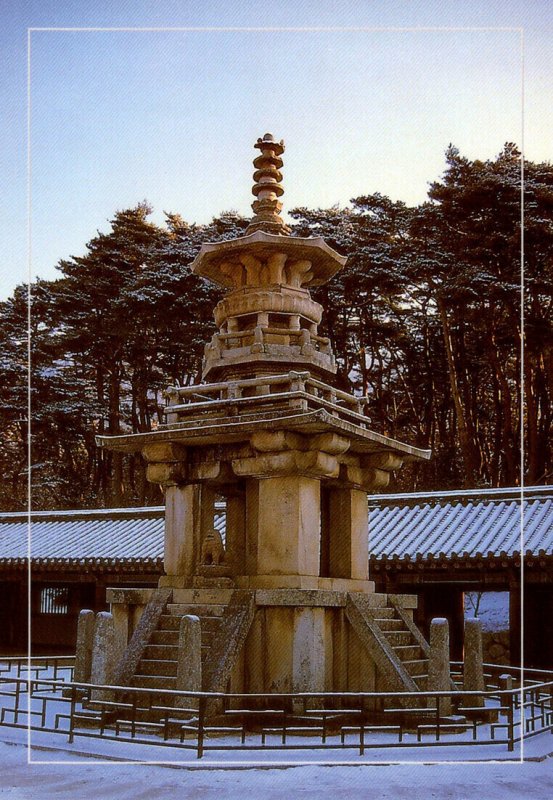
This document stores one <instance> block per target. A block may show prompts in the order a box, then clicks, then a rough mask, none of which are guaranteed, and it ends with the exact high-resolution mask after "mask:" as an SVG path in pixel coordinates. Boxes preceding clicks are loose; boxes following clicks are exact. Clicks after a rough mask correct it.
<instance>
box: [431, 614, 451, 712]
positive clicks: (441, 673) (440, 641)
mask: <svg viewBox="0 0 553 800" xmlns="http://www.w3.org/2000/svg"><path fill="white" fill-rule="evenodd" d="M427 691H429V692H433V691H436V692H448V691H451V673H450V666H449V623H448V621H447V619H443V618H441V617H436V619H433V620H432V622H431V623H430V657H429V659H428V685H427ZM429 703H432V704H433V703H434V698H429ZM439 709H440V715H442V716H443V715H447V714H451V699H450V698H449V697H443V698H440V699H439Z"/></svg>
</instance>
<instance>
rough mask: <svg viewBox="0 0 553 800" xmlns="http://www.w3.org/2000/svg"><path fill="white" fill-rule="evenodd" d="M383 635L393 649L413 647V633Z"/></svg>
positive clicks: (388, 633)
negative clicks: (404, 646) (403, 646)
mask: <svg viewBox="0 0 553 800" xmlns="http://www.w3.org/2000/svg"><path fill="white" fill-rule="evenodd" d="M382 633H383V634H384V635H385V636H386V641H387V642H388V644H389V645H391V647H401V646H402V645H412V644H413V638H412V636H411V631H394V630H390V631H385V630H383V631H382Z"/></svg>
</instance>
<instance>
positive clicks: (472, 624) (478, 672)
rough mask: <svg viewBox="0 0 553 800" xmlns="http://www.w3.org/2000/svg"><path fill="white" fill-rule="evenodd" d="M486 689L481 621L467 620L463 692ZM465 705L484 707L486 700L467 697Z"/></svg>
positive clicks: (477, 697)
mask: <svg viewBox="0 0 553 800" xmlns="http://www.w3.org/2000/svg"><path fill="white" fill-rule="evenodd" d="M485 688H486V684H485V683H484V667H483V658H482V623H481V621H480V620H479V619H467V620H465V648H464V658H463V691H465V692H470V691H475V692H483V691H484V690H485ZM463 703H465V704H466V705H470V706H483V705H484V698H483V697H479V696H478V695H475V696H473V697H467V698H466V699H465V700H464V701H463Z"/></svg>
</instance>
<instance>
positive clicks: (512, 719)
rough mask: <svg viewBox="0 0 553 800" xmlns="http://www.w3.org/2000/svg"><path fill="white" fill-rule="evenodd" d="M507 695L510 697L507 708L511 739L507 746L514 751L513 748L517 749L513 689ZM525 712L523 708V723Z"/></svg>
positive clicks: (521, 717) (508, 728)
mask: <svg viewBox="0 0 553 800" xmlns="http://www.w3.org/2000/svg"><path fill="white" fill-rule="evenodd" d="M507 697H508V698H509V703H508V710H507V737H508V739H509V743H508V745H507V747H508V750H509V752H510V753H512V752H513V750H514V749H515V741H514V739H515V709H514V702H513V700H514V698H513V692H512V691H511V692H509V694H508V695H507ZM523 714H524V708H523V709H522V710H521V716H520V719H521V724H522V719H523Z"/></svg>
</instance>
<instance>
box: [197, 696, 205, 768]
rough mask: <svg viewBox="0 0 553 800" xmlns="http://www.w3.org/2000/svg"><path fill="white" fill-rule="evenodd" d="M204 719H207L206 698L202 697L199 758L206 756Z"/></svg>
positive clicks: (199, 706) (199, 711)
mask: <svg viewBox="0 0 553 800" xmlns="http://www.w3.org/2000/svg"><path fill="white" fill-rule="evenodd" d="M204 718H205V697H200V699H199V703H198V751H197V755H198V758H202V756H203V754H204Z"/></svg>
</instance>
